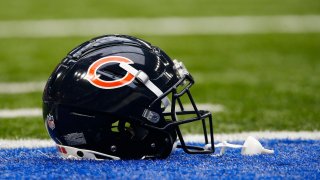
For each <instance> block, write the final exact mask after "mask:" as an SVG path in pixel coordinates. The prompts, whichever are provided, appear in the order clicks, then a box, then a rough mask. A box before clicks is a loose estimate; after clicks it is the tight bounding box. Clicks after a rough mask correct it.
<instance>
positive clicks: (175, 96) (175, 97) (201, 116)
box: [144, 74, 215, 154]
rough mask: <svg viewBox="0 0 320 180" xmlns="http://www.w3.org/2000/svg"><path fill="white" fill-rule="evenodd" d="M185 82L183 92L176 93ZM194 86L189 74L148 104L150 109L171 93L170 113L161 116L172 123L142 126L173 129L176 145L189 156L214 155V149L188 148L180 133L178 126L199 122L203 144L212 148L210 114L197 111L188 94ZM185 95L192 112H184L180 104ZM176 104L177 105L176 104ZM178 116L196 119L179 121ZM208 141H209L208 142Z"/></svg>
mask: <svg viewBox="0 0 320 180" xmlns="http://www.w3.org/2000/svg"><path fill="white" fill-rule="evenodd" d="M186 81H188V84H187V85H186V86H185V88H184V89H183V90H181V91H180V92H177V88H178V87H179V86H181V85H182V84H184V83H185V82H186ZM193 84H194V80H193V78H192V76H191V75H190V74H185V75H184V76H183V77H182V78H181V79H180V80H179V81H178V82H177V83H176V84H175V85H174V86H173V87H171V88H170V89H169V90H168V91H166V92H165V93H164V94H163V95H162V96H160V97H158V99H156V100H155V101H154V102H153V103H151V104H150V106H149V107H152V106H153V105H154V104H156V102H157V101H160V99H161V98H163V97H165V96H167V95H169V94H170V93H172V102H171V112H164V113H163V115H164V116H165V117H168V116H169V117H171V120H172V122H169V123H168V124H167V125H166V126H164V127H162V128H159V127H155V126H152V125H149V124H144V125H145V126H147V127H149V128H153V129H158V130H167V129H169V128H175V129H176V132H177V135H178V137H179V140H180V145H178V146H177V147H178V148H182V149H183V150H184V151H185V152H186V153H189V154H209V153H214V151H215V149H214V148H212V149H207V148H204V147H199V146H190V145H186V143H185V141H184V138H183V135H182V133H181V130H180V127H179V125H182V124H186V123H190V122H194V121H201V122H202V128H203V134H204V139H205V144H210V145H211V147H214V138H213V123H212V115H211V112H209V111H204V110H198V108H197V106H196V104H195V102H194V100H193V97H192V95H191V93H190V90H189V89H190V87H191V86H192V85H193ZM185 94H187V96H188V98H189V100H190V102H191V104H192V107H193V109H194V110H192V111H186V110H184V107H183V104H182V102H181V99H180V97H181V96H183V95H185ZM177 102H178V103H177ZM176 104H178V105H179V107H180V109H181V111H176ZM179 115H195V116H196V117H193V118H188V119H184V120H179V119H178V116H179ZM206 119H208V121H209V138H210V139H209V138H208V131H207V128H206ZM209 140H210V141H209Z"/></svg>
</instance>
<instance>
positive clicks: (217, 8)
mask: <svg viewBox="0 0 320 180" xmlns="http://www.w3.org/2000/svg"><path fill="white" fill-rule="evenodd" d="M319 13H320V1H318V0H281V1H277V0H259V2H257V1H256V0H242V1H238V0H215V1H212V0H197V1H194V0H161V1H149V0H136V1H119V0H109V1H98V0H83V1H81V2H79V1H76V0H69V1H63V0H56V1H42V0H29V1H25V0H15V1H3V2H2V3H1V7H0V19H2V20H8V19H54V18H61V19H65V18H108V17H160V16H161V17H163V16H213V15H223V16H230V15H279V14H280V15H281V14H319Z"/></svg>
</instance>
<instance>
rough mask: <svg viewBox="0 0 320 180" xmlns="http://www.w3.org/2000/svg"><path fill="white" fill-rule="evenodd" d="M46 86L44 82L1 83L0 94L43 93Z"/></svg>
mask: <svg viewBox="0 0 320 180" xmlns="http://www.w3.org/2000/svg"><path fill="white" fill-rule="evenodd" d="M44 86H45V82H44V81H40V82H9V83H5V82H1V83H0V94H23V93H31V92H41V91H43V88H44Z"/></svg>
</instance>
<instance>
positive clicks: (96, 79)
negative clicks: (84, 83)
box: [85, 56, 134, 89]
mask: <svg viewBox="0 0 320 180" xmlns="http://www.w3.org/2000/svg"><path fill="white" fill-rule="evenodd" d="M108 63H128V64H133V61H131V60H130V59H128V58H125V57H122V56H107V57H103V58H101V59H98V60H97V61H95V62H94V63H92V64H91V65H90V67H89V69H88V71H87V75H86V77H85V79H87V80H88V81H89V82H90V83H91V84H92V85H94V86H96V87H98V88H102V89H115V88H119V87H122V86H125V85H127V84H130V83H131V82H132V81H133V80H134V76H133V75H132V74H130V73H129V72H127V74H126V75H125V76H124V77H122V78H121V79H118V80H114V81H105V80H102V79H100V75H97V70H98V69H99V68H100V67H101V66H103V65H105V64H108Z"/></svg>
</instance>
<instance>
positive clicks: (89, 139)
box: [43, 35, 214, 159]
mask: <svg viewBox="0 0 320 180" xmlns="http://www.w3.org/2000/svg"><path fill="white" fill-rule="evenodd" d="M193 84H194V80H193V78H192V76H191V75H190V73H189V72H188V71H187V69H186V68H185V67H184V65H183V64H182V63H181V62H178V61H177V60H171V58H170V57H169V56H168V55H167V54H166V53H165V52H164V51H162V50H161V49H159V48H158V47H155V46H152V45H151V44H150V43H148V42H146V41H144V40H141V39H138V38H135V37H131V36H126V35H105V36H101V37H97V38H94V39H92V40H90V41H87V42H84V43H83V44H81V45H79V46H77V47H76V48H75V49H73V50H72V51H71V52H70V53H68V55H67V56H66V57H65V58H64V59H63V60H62V61H61V62H60V63H59V64H58V66H57V67H56V69H55V70H54V72H53V73H52V74H51V76H50V77H49V79H48V81H47V84H46V86H45V89H44V93H43V119H44V122H45V125H46V129H47V131H48V133H49V135H50V137H51V138H52V139H53V141H55V143H56V144H57V148H58V150H59V152H60V153H61V155H62V156H63V157H66V158H77V159H141V158H166V157H168V156H169V155H170V153H171V152H172V150H173V149H175V147H178V148H182V149H183V150H184V151H185V152H186V153H191V154H195V153H213V152H214V148H213V149H210V150H209V149H206V148H203V147H198V146H190V145H187V144H186V142H185V141H184V138H183V135H182V133H181V129H180V127H179V126H180V125H182V124H186V123H191V122H194V121H199V122H201V123H202V127H203V132H204V140H205V143H206V144H211V145H212V147H214V145H213V125H212V117H211V113H210V112H208V111H204V110H199V109H198V108H197V106H196V104H195V102H194V100H193V98H192V95H191V93H190V87H191V86H192V85H193ZM184 95H186V97H187V98H188V99H189V100H190V103H191V105H192V107H193V110H185V109H184V106H183V103H182V101H181V97H182V96H184ZM176 109H179V110H176ZM180 116H184V117H187V118H185V119H181V118H179V117H180ZM208 127H209V128H208Z"/></svg>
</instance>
